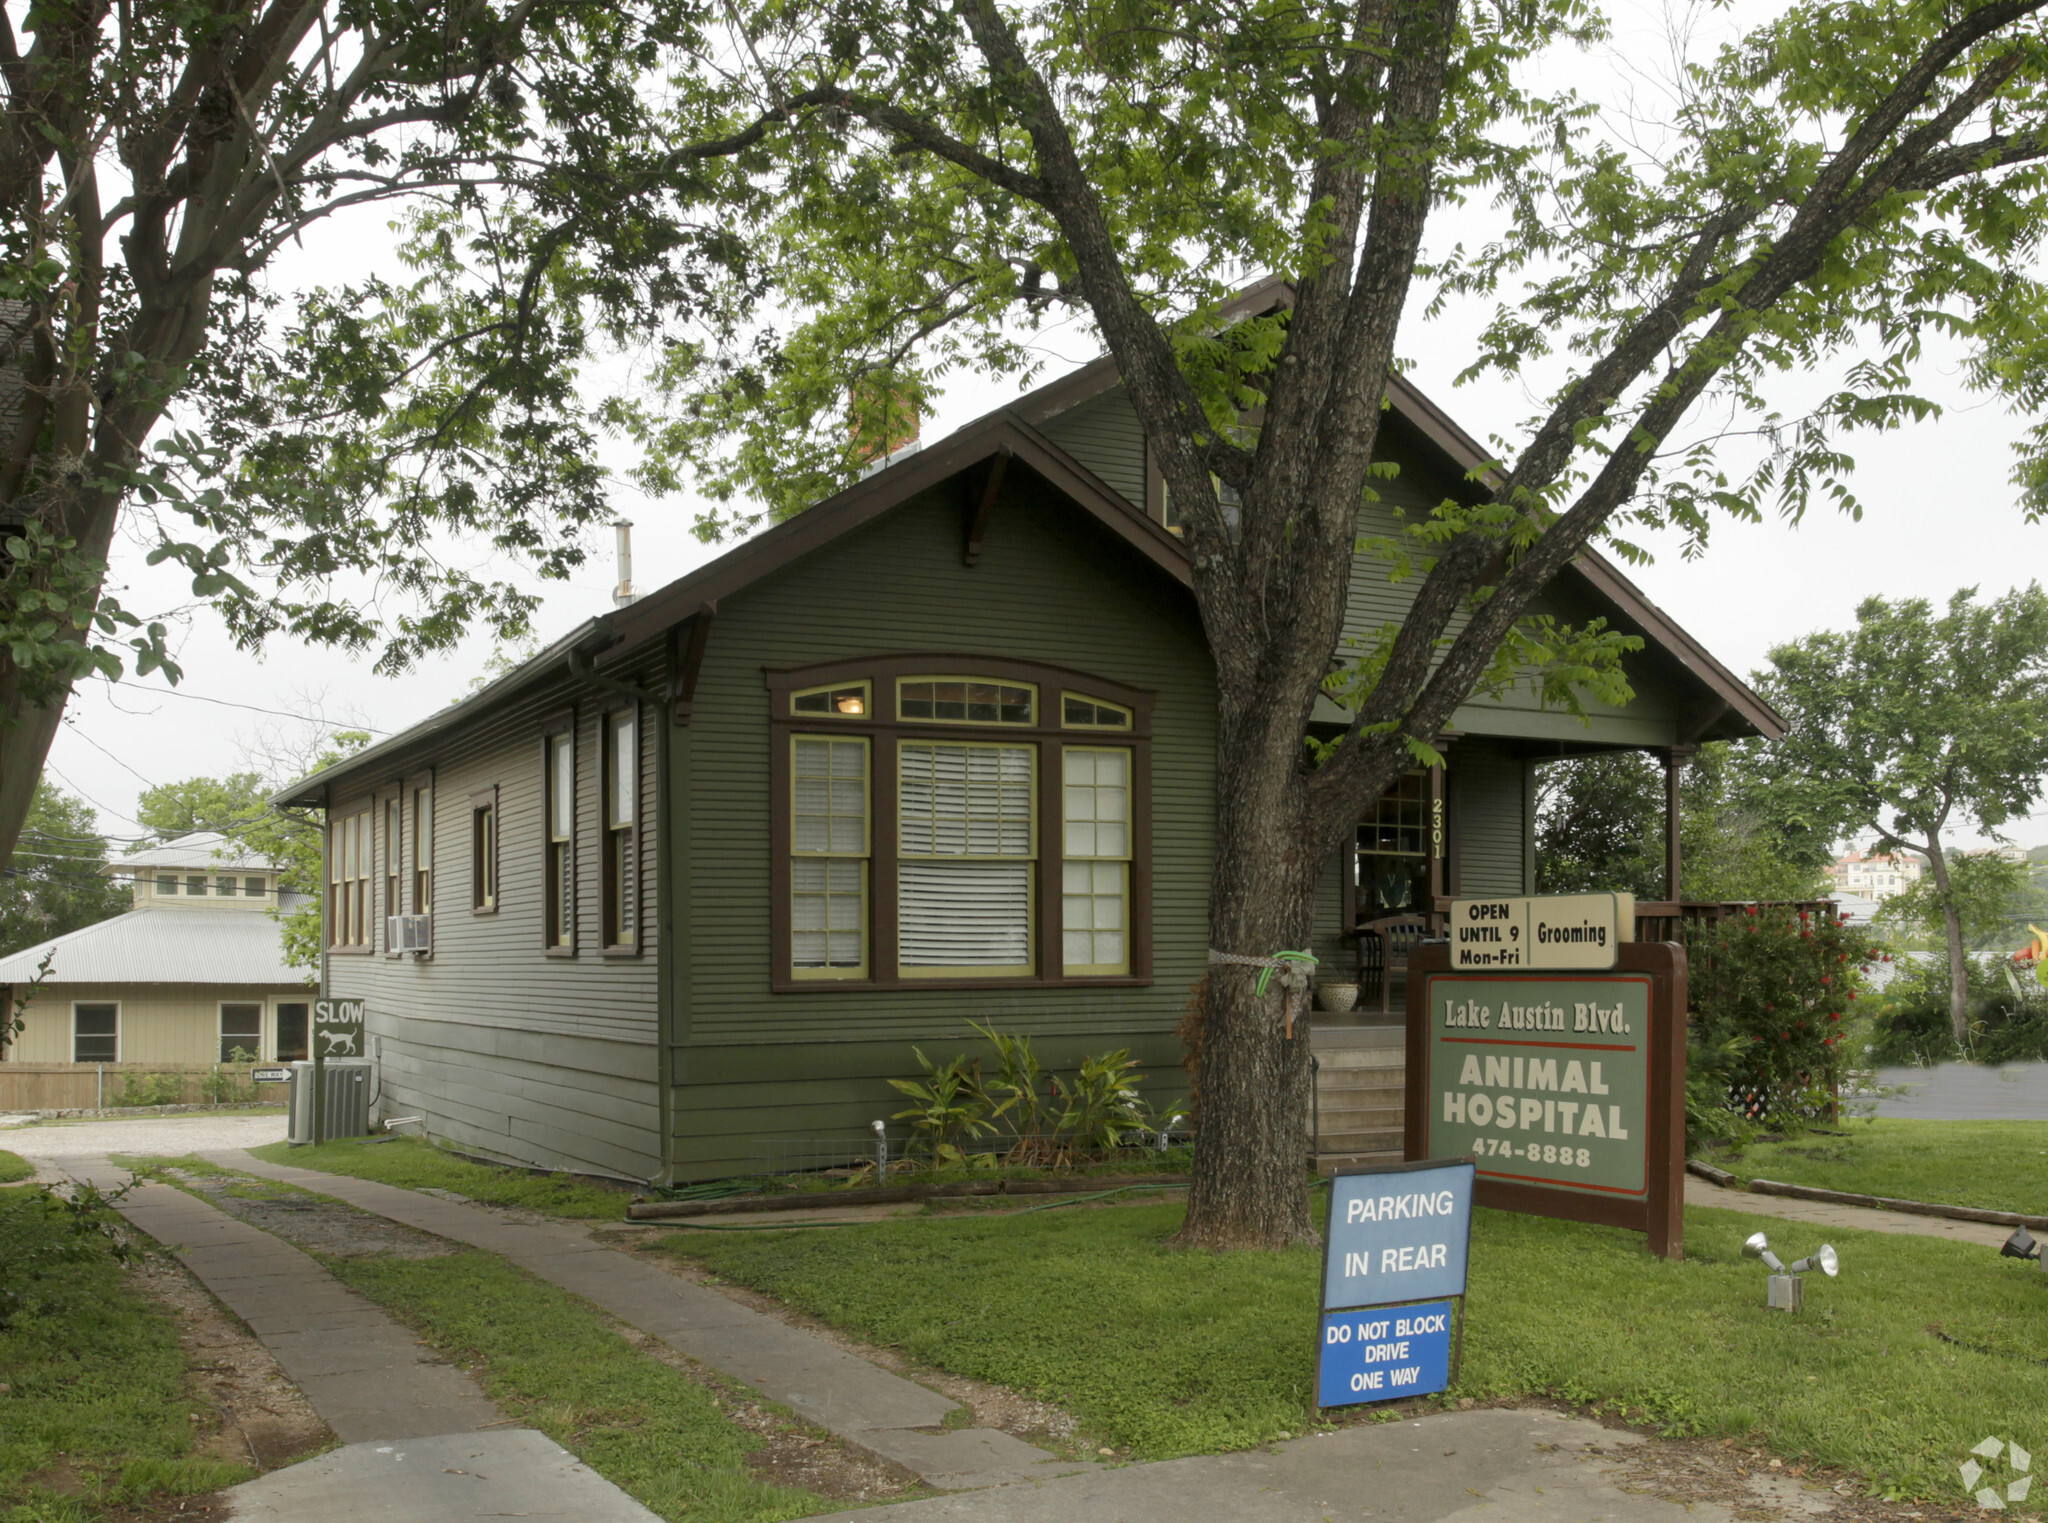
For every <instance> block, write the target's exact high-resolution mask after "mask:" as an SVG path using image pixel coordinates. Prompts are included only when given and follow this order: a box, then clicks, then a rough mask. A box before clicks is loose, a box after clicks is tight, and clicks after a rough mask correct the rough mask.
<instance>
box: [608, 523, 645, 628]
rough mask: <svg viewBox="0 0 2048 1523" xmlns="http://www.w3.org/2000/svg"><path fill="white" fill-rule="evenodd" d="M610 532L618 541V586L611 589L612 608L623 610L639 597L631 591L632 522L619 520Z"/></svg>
mask: <svg viewBox="0 0 2048 1523" xmlns="http://www.w3.org/2000/svg"><path fill="white" fill-rule="evenodd" d="M612 531H613V532H614V533H615V534H617V535H618V540H619V585H618V586H616V587H614V588H613V589H612V607H614V608H624V607H625V606H626V605H627V604H628V603H633V602H637V601H638V600H639V597H640V594H639V593H637V592H635V591H634V590H633V520H632V519H630V518H622V519H620V520H619V521H618V522H617V523H615V524H613V525H612Z"/></svg>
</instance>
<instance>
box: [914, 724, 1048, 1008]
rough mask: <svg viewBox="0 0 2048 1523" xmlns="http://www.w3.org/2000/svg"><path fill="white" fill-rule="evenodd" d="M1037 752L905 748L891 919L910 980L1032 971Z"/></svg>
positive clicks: (937, 745) (1003, 748)
mask: <svg viewBox="0 0 2048 1523" xmlns="http://www.w3.org/2000/svg"><path fill="white" fill-rule="evenodd" d="M906 686H907V685H906ZM1036 755H1037V753H1036V750H1035V749H1034V748H1033V747H1030V746H979V745H954V744H944V743H925V742H915V743H906V744H905V745H904V746H903V747H902V748H901V751H900V753H899V760H898V768H899V777H898V786H897V818H898V837H899V850H900V854H901V860H900V861H899V862H898V865H897V902H896V918H897V926H898V933H899V934H898V946H897V958H898V963H899V965H900V966H901V968H902V969H903V971H904V972H905V973H906V974H910V975H912V976H916V975H917V974H919V973H931V972H935V971H940V970H947V969H952V970H961V971H967V972H977V973H992V972H997V971H1002V972H1022V971H1028V970H1029V968H1030V964H1031V907H1032V873H1033V869H1032V860H1031V859H1032V857H1033V856H1034V854H1035V853H1034V843H1033V839H1032V809H1033V804H1034V798H1035V793H1036V786H1035V778H1034V762H1035V760H1036Z"/></svg>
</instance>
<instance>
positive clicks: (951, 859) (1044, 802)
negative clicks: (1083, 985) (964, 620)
mask: <svg viewBox="0 0 2048 1523" xmlns="http://www.w3.org/2000/svg"><path fill="white" fill-rule="evenodd" d="M769 688H770V692H771V703H772V706H773V707H772V711H771V712H772V714H773V716H774V718H773V732H774V750H773V752H772V753H771V773H772V776H773V786H774V788H775V790H776V796H777V799H778V804H777V825H776V830H777V841H776V847H775V854H774V866H775V884H774V890H773V892H774V896H775V898H774V910H773V923H774V929H775V945H776V954H775V955H776V963H777V969H776V972H775V975H774V979H773V982H774V986H775V987H777V988H778V989H782V990H786V991H791V992H794V991H796V990H799V989H816V988H818V987H819V986H820V985H822V984H831V983H836V984H839V985H842V986H843V985H864V986H868V987H882V988H890V987H893V988H910V987H919V986H923V987H930V986H931V985H932V983H934V982H935V981H943V982H945V983H949V984H961V985H966V984H981V983H989V984H1002V983H1006V982H1007V983H1031V984H1049V983H1061V982H1065V981H1069V980H1074V981H1082V980H1091V979H1126V980H1146V979H1149V978H1150V976H1151V956H1150V953H1151V948H1150V945H1149V940H1148V931H1149V916H1148V915H1147V914H1146V895H1147V893H1148V892H1149V877H1150V873H1149V867H1150V864H1149V861H1148V859H1147V852H1148V840H1147V832H1146V818H1145V816H1146V810H1147V798H1148V796H1149V790H1148V778H1147V767H1148V765H1149V755H1150V742H1151V736H1150V719H1151V703H1150V695H1148V694H1145V693H1142V692H1139V691H1136V690H1134V689H1129V688H1125V687H1122V686H1120V685H1118V684H1114V683H1110V682H1107V681H1103V680H1099V679H1095V678H1088V677H1083V676H1082V675H1081V674H1079V673H1075V672H1067V671H1061V670H1058V669H1054V668H1048V667H1040V666H1036V665H1032V664H1028V663H1024V662H1015V661H1002V662H993V661H987V660H986V659H985V658H984V659H982V660H977V661H971V662H961V661H960V658H957V657H954V658H941V659H937V660H935V659H933V658H930V657H915V656H891V657H877V658H874V659H872V660H869V661H844V662H835V663H832V664H830V665H827V666H819V667H810V668H804V669H800V670H796V671H789V672H772V673H770V674H769Z"/></svg>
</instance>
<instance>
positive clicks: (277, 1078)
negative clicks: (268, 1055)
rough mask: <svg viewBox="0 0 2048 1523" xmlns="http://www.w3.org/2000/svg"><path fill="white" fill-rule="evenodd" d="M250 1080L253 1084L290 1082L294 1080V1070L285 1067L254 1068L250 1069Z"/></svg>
mask: <svg viewBox="0 0 2048 1523" xmlns="http://www.w3.org/2000/svg"><path fill="white" fill-rule="evenodd" d="M249 1082H250V1083H251V1084H289V1083H291V1082H292V1071H291V1070H290V1069H289V1068H284V1067H276V1068H252V1069H250V1070H249Z"/></svg>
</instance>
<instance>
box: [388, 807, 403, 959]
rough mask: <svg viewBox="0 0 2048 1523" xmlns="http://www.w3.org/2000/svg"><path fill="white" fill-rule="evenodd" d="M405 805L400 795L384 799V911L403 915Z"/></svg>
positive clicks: (392, 950) (389, 948)
mask: <svg viewBox="0 0 2048 1523" xmlns="http://www.w3.org/2000/svg"><path fill="white" fill-rule="evenodd" d="M404 807H405V804H404V800H403V798H402V797H398V796H394V797H391V798H388V799H386V800H385V801H384V913H385V914H387V915H403V914H404V913H405V901H404V900H403V899H401V898H400V897H399V885H400V884H402V883H403V882H404V881H405V876H404V872H403V868H404V862H403V861H402V857H403V853H402V852H401V851H400V845H401V837H402V835H403V828H402V827H401V826H400V824H399V816H400V814H401V813H402V812H403V810H404ZM384 950H385V951H387V952H395V951H396V950H397V948H396V947H395V946H387V947H386V948H385V949H384Z"/></svg>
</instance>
